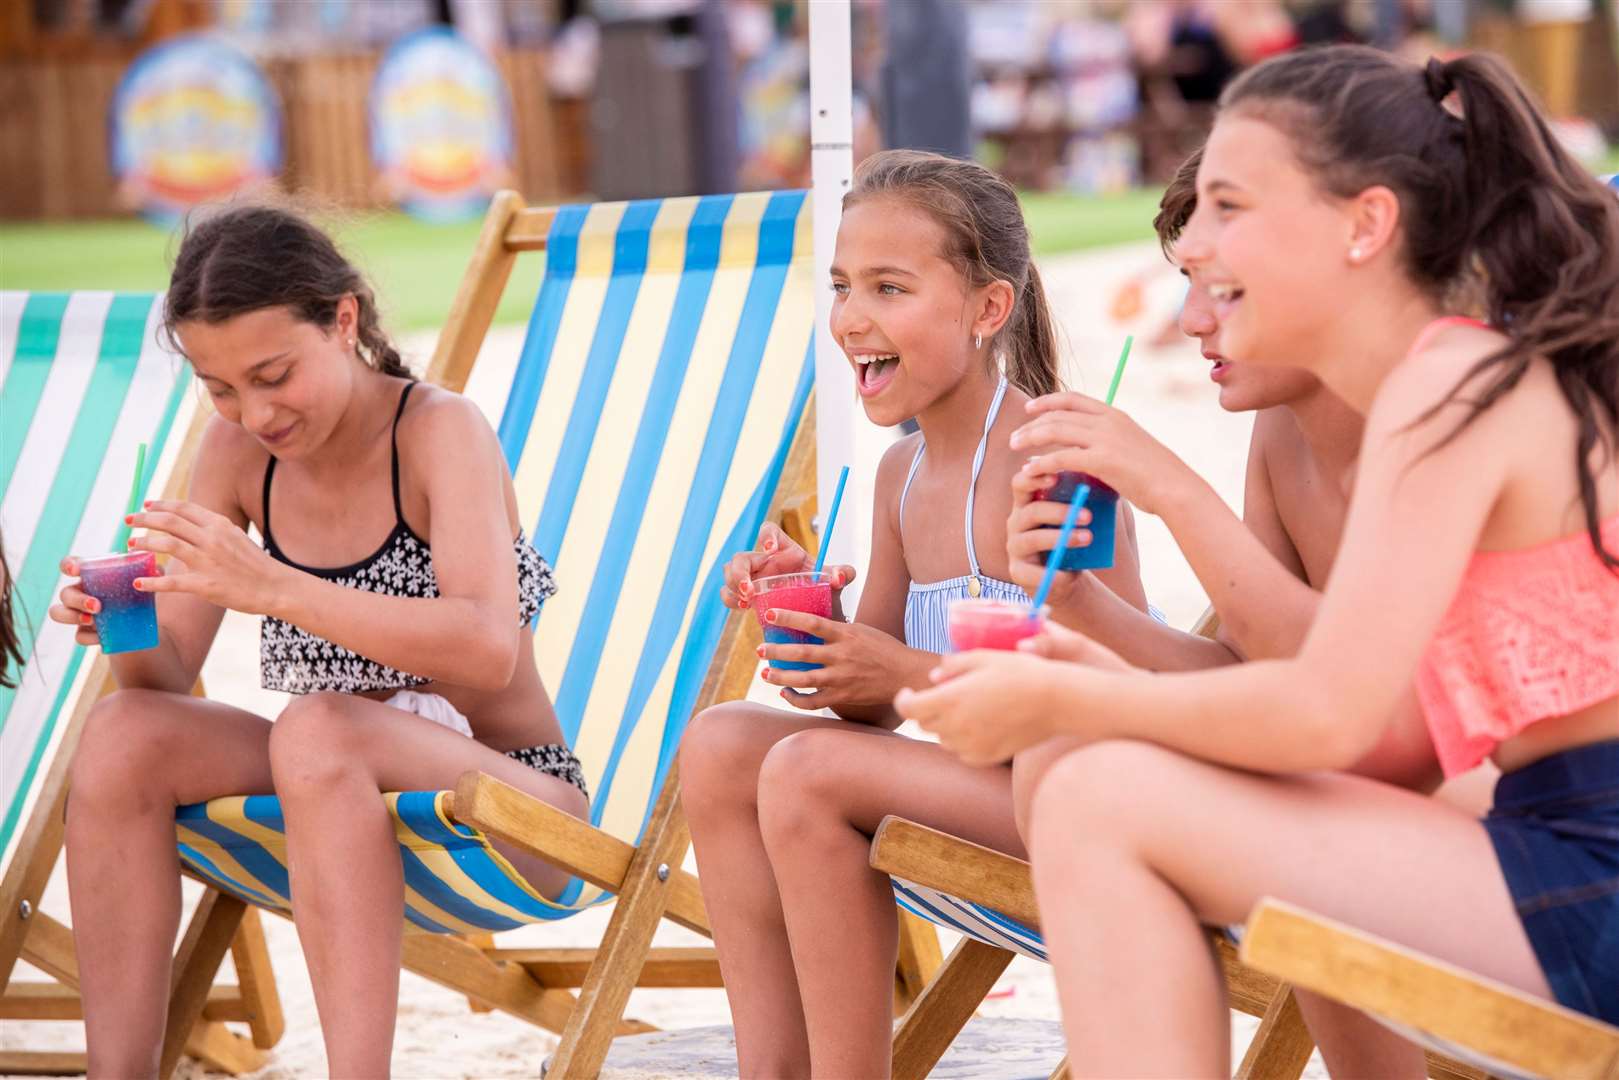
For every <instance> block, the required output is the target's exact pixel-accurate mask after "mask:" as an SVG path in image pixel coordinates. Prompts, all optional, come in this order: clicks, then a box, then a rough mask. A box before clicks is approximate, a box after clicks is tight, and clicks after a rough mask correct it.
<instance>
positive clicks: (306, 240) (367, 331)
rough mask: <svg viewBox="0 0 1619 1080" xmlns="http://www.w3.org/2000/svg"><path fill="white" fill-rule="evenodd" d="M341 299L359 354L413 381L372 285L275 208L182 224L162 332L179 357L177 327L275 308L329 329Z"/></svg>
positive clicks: (309, 226) (236, 210)
mask: <svg viewBox="0 0 1619 1080" xmlns="http://www.w3.org/2000/svg"><path fill="white" fill-rule="evenodd" d="M345 296H352V297H354V301H355V304H356V305H358V307H359V318H358V324H357V325H356V327H355V334H354V336H355V338H356V340H357V342H358V347H359V352H360V355H361V356H362V357H363V358H364V359H365V361H366V362H367V363H368V364H370V365H371V366H372V367H373V368H375V369H376V370H378V371H380V372H382V373H383V374H384V375H397V376H399V377H400V378H404V379H414V378H415V376H414V375H412V374H411V372H410V369H409V368H408V367H406V366H405V362H404V361H403V360H402V359H400V356H399V351H398V350H397V349H395V348H394V345H393V342H392V341H390V340H389V338H388V335H387V334H386V333H384V332H383V329H382V326H381V324H380V322H379V321H378V317H377V298H376V295H375V294H374V293H373V292H372V291H371V285H370V284H369V283H368V282H367V281H366V280H365V275H363V274H361V273H360V271H359V270H357V269H356V268H355V267H354V265H353V264H352V263H350V262H349V261H348V260H347V259H345V258H344V257H343V254H342V252H340V251H338V250H337V245H336V244H334V243H333V242H332V238H331V237H329V236H327V235H326V234H325V233H324V232H322V231H321V230H320V229H319V228H317V227H316V226H315V225H314V224H313V223H311V222H310V221H309V220H308V219H307V218H305V217H303V216H302V215H301V214H298V213H296V212H294V211H292V210H287V209H284V208H282V207H279V206H267V205H258V204H254V205H239V206H230V207H227V208H225V209H223V210H220V211H218V212H217V213H213V214H210V215H208V216H207V217H204V218H202V219H200V220H196V221H188V222H187V224H186V231H185V237H184V239H182V240H181V241H180V252H179V254H178V255H176V256H175V259H174V273H173V274H172V275H171V276H170V279H169V291H168V293H167V295H166V296H165V297H164V301H163V331H164V334H165V335H166V336H167V338H168V340H169V343H170V344H171V345H174V346H175V347H176V351H180V350H179V348H178V345H179V342H178V340H177V338H176V335H175V331H176V328H177V327H179V325H180V324H181V323H186V322H192V321H196V320H200V321H202V322H205V323H222V322H224V321H226V320H227V319H233V318H235V317H236V316H238V315H245V314H247V313H248V312H252V311H261V310H263V309H265V308H273V307H284V308H287V309H288V310H289V311H290V312H292V314H293V316H294V317H296V318H298V319H301V320H303V321H304V322H307V323H313V324H314V325H315V326H318V327H320V328H321V329H322V330H330V329H331V328H332V326H333V324H334V323H335V322H336V320H337V305H338V302H339V301H340V300H342V299H343V298H344V297H345Z"/></svg>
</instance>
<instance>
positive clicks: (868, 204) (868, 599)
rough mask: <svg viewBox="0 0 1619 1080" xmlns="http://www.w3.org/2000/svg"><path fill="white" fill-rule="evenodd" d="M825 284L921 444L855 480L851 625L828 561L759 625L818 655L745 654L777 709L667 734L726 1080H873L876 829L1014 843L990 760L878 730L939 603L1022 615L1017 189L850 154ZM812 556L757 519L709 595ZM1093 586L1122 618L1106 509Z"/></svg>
mask: <svg viewBox="0 0 1619 1080" xmlns="http://www.w3.org/2000/svg"><path fill="white" fill-rule="evenodd" d="M829 285H830V287H831V288H832V290H833V292H834V294H835V295H834V299H833V305H832V320H831V325H830V327H829V329H830V331H831V333H832V335H833V337H834V339H835V340H836V341H837V343H838V345H839V346H840V347H841V348H842V350H843V352H844V354H845V356H846V357H847V358H848V361H849V364H850V367H851V368H852V369H853V371H854V374H855V381H856V385H857V388H858V390H859V393H860V400H861V404H862V405H863V407H864V408H865V410H866V415H867V416H868V417H869V418H870V419H871V420H872V422H873V423H876V424H880V425H882V426H884V427H893V426H896V425H898V424H899V423H900V422H901V421H903V420H906V419H909V418H912V417H915V418H916V420H917V423H918V425H919V426H920V428H921V430H920V433H918V434H914V435H910V436H907V437H905V438H902V439H900V440H899V441H898V442H896V443H895V444H894V446H893V448H892V449H891V450H890V451H889V452H888V453H887V454H886V455H885V456H884V458H883V460H882V462H881V464H880V465H879V467H878V471H877V483H876V506H875V512H874V514H873V530H872V544H871V548H872V555H871V564H870V568H869V569H868V571H867V574H866V582H865V588H864V591H863V592H862V593H861V597H860V608H859V611H858V613H857V614H856V616H855V619H854V621H853V622H844V621H843V611H842V600H841V595H840V594H841V589H842V588H843V586H846V585H847V584H848V583H849V582H850V581H851V580H852V579H853V577H854V570H853V568H851V567H831V568H829V569H830V572H831V574H832V576H833V582H832V584H833V593H832V611H831V612H830V613H829V617H827V618H819V617H817V616H814V615H807V614H802V613H799V612H795V611H785V610H780V611H771V612H767V613H766V617H767V618H768V619H771V620H773V621H774V623H775V625H776V626H779V627H781V628H783V629H786V630H790V631H796V632H798V633H799V634H800V635H804V636H808V638H809V640H810V641H814V640H816V639H819V640H821V641H822V642H823V643H821V644H766V645H765V646H764V647H763V648H762V649H761V650H760V655H761V656H762V657H764V658H766V659H768V660H771V661H774V662H775V664H773V665H772V666H771V667H770V668H769V669H767V670H766V671H765V673H764V678H765V681H766V682H767V683H769V684H770V685H771V686H775V687H779V688H781V696H782V699H783V703H784V704H786V705H789V706H792V707H793V709H796V710H798V711H796V712H795V711H786V710H782V709H772V708H767V707H763V706H760V705H756V704H752V703H749V702H734V703H729V704H726V705H720V706H717V707H715V708H712V709H709V710H706V711H705V712H703V713H702V714H700V715H699V716H697V717H696V718H695V720H694V721H693V722H692V725H691V727H690V729H689V730H688V731H687V732H686V734H685V737H684V740H683V742H682V744H681V750H680V778H681V800H682V805H683V806H684V807H685V810H686V814H687V818H688V820H689V821H690V824H691V831H692V841H693V845H694V847H695V849H696V853H697V861H698V868H699V870H700V873H699V875H698V878H699V880H700V881H701V882H702V885H703V896H704V901H705V904H706V906H707V909H708V913H709V918H710V919H711V920H712V923H713V927H714V942H715V947H716V949H717V950H718V952H719V960H720V968H721V970H722V972H723V973H724V976H725V989H726V993H727V995H728V996H729V998H730V1002H731V1012H732V1016H733V1019H734V1022H735V1025H736V1041H737V1056H738V1064H739V1067H740V1070H741V1075H743V1076H800V1075H808V1074H810V1073H813V1074H815V1075H818V1076H880V1075H883V1074H884V1073H885V1072H886V1070H887V1068H888V1063H889V1056H890V1046H889V1044H890V1040H891V1038H892V1025H891V1020H892V997H893V985H894V949H895V919H894V893H893V891H892V889H891V887H890V885H889V881H888V878H887V876H886V875H883V874H879V873H876V872H875V871H873V870H872V869H871V868H870V866H869V865H868V863H867V853H868V850H869V847H870V834H871V832H872V831H873V830H874V829H875V828H876V827H877V823H878V822H879V821H880V820H881V819H882V817H883V815H885V814H900V815H903V816H905V817H908V818H912V819H915V820H918V821H922V822H926V823H928V824H930V825H934V826H937V827H939V828H943V829H947V830H949V831H950V832H953V833H956V834H958V835H961V836H966V837H970V838H972V839H974V840H976V841H977V842H979V843H982V844H986V845H989V846H991V847H995V848H998V849H1000V850H1003V851H1012V852H1018V853H1021V852H1022V851H1023V848H1022V845H1021V842H1020V841H1019V840H1018V836H1017V829H1016V825H1015V823H1014V822H1013V820H1012V809H1013V808H1012V790H1011V770H1010V769H1007V768H1005V767H1002V766H1000V765H996V766H994V767H990V768H977V767H969V766H965V765H963V764H961V763H960V762H958V761H956V760H955V759H953V758H951V757H950V756H949V755H948V754H945V753H943V752H942V751H940V749H939V748H938V747H937V746H935V745H933V744H932V743H929V742H923V741H919V740H915V739H909V738H901V737H897V736H896V735H895V734H894V732H893V729H894V728H895V727H897V726H898V723H899V719H898V717H897V716H896V715H895V713H894V710H893V707H892V702H893V699H894V695H895V693H896V692H897V691H899V690H900V689H901V688H902V687H907V686H912V687H915V686H923V685H925V684H926V682H927V673H928V672H929V671H930V670H931V669H932V668H933V667H934V666H935V665H937V664H938V662H939V657H940V654H941V653H944V652H948V651H949V648H950V645H949V641H948V638H947V635H946V632H945V622H946V612H947V608H948V606H949V604H950V603H951V602H952V601H953V600H956V599H960V598H963V597H969V596H971V597H977V596H982V597H984V598H988V599H999V600H1005V601H1011V602H1017V603H1023V604H1026V603H1027V602H1028V595H1027V594H1026V593H1025V592H1024V590H1023V589H1022V588H1021V587H1020V586H1019V585H1017V584H1015V583H1014V582H1013V581H1011V580H1009V577H1010V573H1011V569H1010V567H1009V565H1008V559H1007V553H1006V524H1005V523H1006V520H1007V517H1008V514H1009V513H1010V510H1011V480H1012V476H1013V475H1014V474H1015V473H1016V472H1017V470H1018V468H1019V467H1020V466H1021V464H1022V460H1021V458H1020V457H1019V456H1018V455H1016V454H1014V453H1013V451H1012V449H1011V446H1010V445H1009V439H1010V436H1011V433H1012V431H1013V430H1014V429H1015V428H1017V427H1018V426H1019V425H1021V424H1022V423H1023V420H1024V418H1025V415H1026V413H1025V410H1024V405H1025V403H1027V402H1028V401H1029V400H1030V399H1031V398H1032V397H1035V396H1039V395H1043V394H1049V393H1051V392H1053V391H1055V390H1057V389H1059V386H1058V378H1057V350H1056V340H1055V335H1054V333H1053V330H1052V324H1051V316H1050V312H1049V311H1048V309H1047V306H1046V300H1045V295H1044V292H1043V290H1042V288H1041V284H1040V277H1039V274H1038V272H1037V271H1036V270H1035V267H1034V262H1033V260H1032V259H1031V257H1030V254H1029V234H1028V229H1027V227H1026V226H1025V224H1024V221H1023V214H1022V211H1021V209H1020V207H1019V205H1018V201H1017V195H1016V193H1015V192H1014V191H1013V190H1012V188H1011V187H1010V186H1009V185H1008V184H1007V183H1006V181H1004V180H1003V179H1001V178H1000V177H998V176H996V175H995V174H994V173H992V172H990V171H989V170H988V169H986V168H984V167H983V166H981V165H978V164H975V163H973V162H970V161H959V160H956V159H953V158H948V157H942V156H940V155H938V154H928V153H920V152H913V151H898V150H896V151H888V152H885V153H880V154H876V155H873V156H872V157H870V158H867V159H866V160H865V162H863V163H862V164H861V166H860V168H859V169H858V170H857V172H856V174H855V178H854V184H853V187H852V188H851V189H850V191H849V193H848V194H847V195H846V196H845V197H844V202H843V220H842V223H841V225H840V227H839V230H838V241H837V250H836V252H835V254H834V257H833V265H832V280H831V282H829ZM1080 520H1081V522H1082V523H1084V522H1085V521H1086V520H1087V519H1086V518H1084V517H1081V519H1080ZM813 565H814V563H813V560H812V559H811V558H810V556H809V554H808V553H807V552H805V551H804V550H802V549H801V548H800V547H799V546H798V545H797V544H795V543H793V542H792V541H791V540H790V539H788V538H787V537H786V536H785V535H783V534H782V533H781V532H780V531H779V530H778V529H776V528H775V527H774V526H772V525H766V526H765V527H764V530H763V531H762V532H761V534H760V536H759V538H758V545H757V547H756V548H755V549H754V550H753V551H747V552H742V553H740V554H738V555H737V556H736V557H735V558H734V559H732V561H731V563H730V565H729V566H728V567H727V568H726V574H725V588H724V590H723V592H722V597H723V599H724V601H725V603H727V604H728V605H730V606H733V607H747V606H749V605H750V603H751V601H752V599H753V593H752V590H753V587H754V582H755V581H756V580H758V579H760V578H763V577H767V576H771V575H776V574H786V573H795V572H798V571H804V570H809V569H811V568H812V567H813ZM1098 577H1099V578H1100V579H1102V580H1103V581H1104V582H1106V583H1107V584H1108V585H1109V586H1111V588H1112V589H1113V590H1114V591H1115V592H1117V593H1118V594H1119V595H1120V596H1122V597H1124V598H1125V599H1126V600H1128V601H1129V602H1131V603H1133V604H1135V605H1136V606H1137V607H1138V608H1145V606H1146V601H1145V597H1144V596H1143V594H1142V591H1141V582H1140V577H1139V572H1138V569H1137V563H1136V552H1135V544H1134V536H1133V533H1131V531H1130V530H1129V526H1128V519H1127V522H1126V528H1125V530H1124V531H1123V532H1121V534H1120V539H1119V542H1118V547H1117V558H1116V562H1115V566H1114V568H1113V569H1111V570H1108V571H1103V572H1101V573H1100V574H1098ZM772 636H773V637H774V636H775V635H772ZM782 662H786V663H787V664H790V665H792V667H791V668H788V667H778V666H775V665H776V664H780V663H782ZM806 667H809V668H812V669H811V670H804V669H805V668H806ZM810 690H814V691H815V692H814V693H810V692H808V691H810ZM819 710H830V712H831V713H832V714H833V715H830V716H829V715H827V714H826V713H825V712H818V711H819ZM834 942H835V943H836V944H835V946H834V944H833V943H834Z"/></svg>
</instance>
